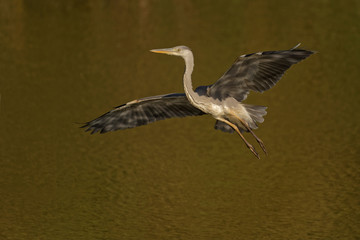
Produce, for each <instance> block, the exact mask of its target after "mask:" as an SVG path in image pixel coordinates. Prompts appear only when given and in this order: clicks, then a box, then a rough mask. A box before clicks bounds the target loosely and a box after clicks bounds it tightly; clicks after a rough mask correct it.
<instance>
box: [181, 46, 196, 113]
mask: <svg viewBox="0 0 360 240" xmlns="http://www.w3.org/2000/svg"><path fill="white" fill-rule="evenodd" d="M183 58H184V60H185V73H184V79H183V80H184V90H185V94H186V97H187V98H188V100H189V101H190V103H191V104H192V105H195V106H196V105H197V101H196V100H197V99H198V97H199V95H198V94H197V93H195V92H194V90H193V87H192V82H191V74H192V72H193V70H194V56H193V54H192V52H190V51H189V52H188V54H186V55H185V56H183Z"/></svg>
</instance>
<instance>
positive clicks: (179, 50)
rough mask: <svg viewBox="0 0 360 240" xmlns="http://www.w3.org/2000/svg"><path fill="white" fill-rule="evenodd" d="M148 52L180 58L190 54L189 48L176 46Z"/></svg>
mask: <svg viewBox="0 0 360 240" xmlns="http://www.w3.org/2000/svg"><path fill="white" fill-rule="evenodd" d="M150 51H151V52H154V53H164V54H168V55H174V56H180V57H185V56H186V55H188V54H190V53H191V50H190V48H188V47H187V46H176V47H172V48H162V49H153V50H150Z"/></svg>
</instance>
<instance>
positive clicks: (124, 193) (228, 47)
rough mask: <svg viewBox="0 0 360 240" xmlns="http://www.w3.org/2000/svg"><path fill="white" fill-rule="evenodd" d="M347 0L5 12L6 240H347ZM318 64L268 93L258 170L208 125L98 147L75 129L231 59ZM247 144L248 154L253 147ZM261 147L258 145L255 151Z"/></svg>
mask: <svg viewBox="0 0 360 240" xmlns="http://www.w3.org/2000/svg"><path fill="white" fill-rule="evenodd" d="M359 9H360V5H359V3H358V1H341V2H338V1H316V2H313V1H300V2H299V1H291V2H289V1H272V2H267V1H227V2H224V1H211V2H209V1H147V0H140V1H102V2H98V1H92V0H88V1H82V2H78V1H22V0H16V1H2V2H1V3H0V18H1V21H0V63H1V64H0V94H1V102H0V126H1V127H0V128H1V130H0V169H1V170H0V171H1V172H0V173H1V178H0V186H1V188H0V195H1V198H0V206H1V213H0V236H1V238H2V239H54V240H55V239H337V240H338V239H358V238H359V237H360V230H359V229H360V228H359V225H360V216H359V211H360V191H359V188H360V177H359V176H360V174H359V173H360V170H359V169H360V153H359V148H360V141H359V140H358V136H359V118H360V114H359V106H358V103H359V100H360V99H359V95H358V92H359V90H360V89H359V88H360V81H359V80H358V79H359V70H358V66H359V64H360V61H359V53H360V51H359V50H360V45H359V40H360V28H359V27H360V24H359V23H360V10H359ZM298 42H302V47H303V48H306V49H310V50H317V51H318V52H319V53H318V54H316V55H313V56H311V57H310V58H309V59H307V60H306V61H304V62H301V63H300V64H297V65H296V66H294V67H292V68H291V69H290V70H289V71H288V72H287V73H286V74H285V76H284V78H283V79H282V80H281V81H280V82H279V84H277V86H276V87H274V88H273V89H271V90H270V91H268V92H265V93H264V94H258V93H251V95H250V96H249V98H248V99H247V103H251V104H259V105H266V106H268V107H269V108H268V115H267V116H266V118H265V122H264V123H263V124H261V126H260V128H259V129H258V130H256V133H257V135H258V136H259V137H260V138H262V140H263V141H264V142H265V145H266V146H267V149H268V151H269V156H267V157H266V156H264V155H261V157H262V159H261V160H257V159H256V158H255V157H254V156H253V155H252V154H251V152H250V151H249V150H248V149H247V148H246V147H245V145H244V144H243V143H242V141H241V139H240V138H239V137H238V136H237V135H235V134H226V133H222V132H219V131H215V130H213V124H214V122H215V121H214V120H213V119H212V118H211V117H209V116H202V117H197V118H195V117H190V118H185V119H171V120H167V121H160V122H157V123H154V124H150V125H148V126H143V127H139V128H135V129H130V130H124V131H118V132H114V133H109V134H104V135H92V136H91V135H89V134H87V133H84V132H83V131H82V130H81V129H79V128H78V126H79V125H78V124H76V123H77V122H84V121H88V120H91V119H93V118H95V117H97V116H99V115H101V114H103V113H104V112H106V111H108V110H110V109H111V108H112V107H114V106H117V105H120V104H122V103H124V102H127V101H130V100H133V99H136V98H141V97H145V96H151V95H158V94H163V93H170V92H183V89H182V73H183V68H184V66H183V60H182V59H180V58H175V57H170V56H162V55H156V54H152V53H150V52H149V51H148V50H149V49H153V48H161V47H171V46H175V45H180V44H181V45H187V46H189V47H190V48H192V50H193V51H194V54H195V72H194V74H193V79H194V86H197V85H205V84H211V83H213V82H214V81H216V79H217V78H218V77H220V76H221V75H222V74H223V72H225V71H226V70H227V68H228V67H230V65H231V64H232V62H233V60H234V59H235V58H236V57H237V56H239V55H242V54H245V53H252V52H258V51H264V50H280V49H288V48H291V47H293V46H295V45H296V44H297V43H298ZM246 137H247V138H248V139H249V141H251V143H253V144H254V145H255V146H257V145H256V142H255V141H253V139H252V138H251V136H250V135H246ZM257 149H258V150H260V148H259V147H257Z"/></svg>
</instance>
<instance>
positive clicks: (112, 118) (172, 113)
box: [82, 93, 205, 134]
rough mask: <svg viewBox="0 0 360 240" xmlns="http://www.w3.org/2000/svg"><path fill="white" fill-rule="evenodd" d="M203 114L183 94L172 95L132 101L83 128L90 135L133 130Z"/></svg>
mask: <svg viewBox="0 0 360 240" xmlns="http://www.w3.org/2000/svg"><path fill="white" fill-rule="evenodd" d="M203 114H205V113H204V112H202V111H201V110H199V109H197V108H196V107H194V106H193V105H191V104H190V102H189V101H188V99H187V98H186V96H185V94H183V93H173V94H166V95H159V96H153V97H147V98H142V99H139V100H134V101H131V102H128V103H126V104H123V105H120V106H118V107H116V108H115V109H113V110H112V111H110V112H108V113H105V114H104V115H102V116H100V117H98V118H96V119H94V120H92V121H90V122H87V123H86V124H85V125H84V126H82V127H83V128H87V129H86V131H92V132H91V133H92V134H93V133H96V132H99V131H100V133H105V132H109V131H115V130H119V129H126V128H134V127H137V126H141V125H146V124H149V123H152V122H155V121H159V120H163V119H167V118H173V117H186V116H199V115H203Z"/></svg>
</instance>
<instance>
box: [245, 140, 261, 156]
mask: <svg viewBox="0 0 360 240" xmlns="http://www.w3.org/2000/svg"><path fill="white" fill-rule="evenodd" d="M246 146H247V147H248V148H249V149H250V151H251V152H252V153H253V154H254V155H255V156H256V157H257V158H258V159H260V156H259V154H258V153H257V152H256V150H255V148H254V147H253V146H252V145H251V144H246Z"/></svg>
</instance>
